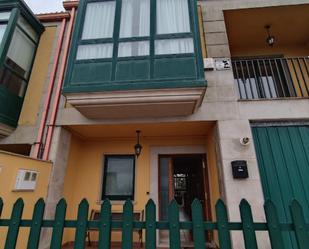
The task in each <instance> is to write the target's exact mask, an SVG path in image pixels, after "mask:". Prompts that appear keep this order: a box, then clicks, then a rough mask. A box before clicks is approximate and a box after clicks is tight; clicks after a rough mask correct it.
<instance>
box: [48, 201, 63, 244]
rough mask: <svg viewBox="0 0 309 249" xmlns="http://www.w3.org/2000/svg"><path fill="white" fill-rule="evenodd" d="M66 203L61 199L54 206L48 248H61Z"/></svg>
mask: <svg viewBox="0 0 309 249" xmlns="http://www.w3.org/2000/svg"><path fill="white" fill-rule="evenodd" d="M66 209H67V203H66V201H65V200H64V199H61V200H60V201H59V202H58V204H57V208H56V214H55V220H54V226H53V233H52V239H51V244H50V249H61V244H62V237H63V229H64V221H65V213H66Z"/></svg>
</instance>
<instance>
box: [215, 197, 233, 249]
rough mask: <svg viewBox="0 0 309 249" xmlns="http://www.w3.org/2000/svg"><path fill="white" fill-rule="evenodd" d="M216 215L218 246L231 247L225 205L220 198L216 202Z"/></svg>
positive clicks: (222, 248) (225, 248) (230, 248)
mask: <svg viewBox="0 0 309 249" xmlns="http://www.w3.org/2000/svg"><path fill="white" fill-rule="evenodd" d="M216 217H217V223H218V236H219V243H220V248H221V249H232V244H231V235H230V231H229V227H228V226H229V224H228V218H227V211H226V206H225V204H224V202H223V201H222V200H218V201H217V203H216Z"/></svg>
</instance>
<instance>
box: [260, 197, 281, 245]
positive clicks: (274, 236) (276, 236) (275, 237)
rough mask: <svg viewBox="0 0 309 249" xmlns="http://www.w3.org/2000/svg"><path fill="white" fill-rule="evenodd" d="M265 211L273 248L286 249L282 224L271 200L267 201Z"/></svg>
mask: <svg viewBox="0 0 309 249" xmlns="http://www.w3.org/2000/svg"><path fill="white" fill-rule="evenodd" d="M264 210H265V215H266V220H267V225H268V232H269V237H270V242H271V246H272V248H282V249H285V248H286V247H285V244H284V241H283V237H282V233H281V231H280V222H279V218H278V214H277V210H276V207H275V205H274V203H273V202H272V201H271V200H267V201H266V202H265V204H264Z"/></svg>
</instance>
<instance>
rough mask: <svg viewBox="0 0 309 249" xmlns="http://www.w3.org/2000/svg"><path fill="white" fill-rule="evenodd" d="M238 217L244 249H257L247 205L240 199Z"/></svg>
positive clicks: (249, 208)
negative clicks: (240, 222) (240, 223)
mask: <svg viewBox="0 0 309 249" xmlns="http://www.w3.org/2000/svg"><path fill="white" fill-rule="evenodd" d="M239 207H240V216H241V221H242V231H243V235H244V240H245V247H246V249H258V247H257V241H256V236H255V230H254V226H253V218H252V212H251V207H250V205H249V203H248V202H247V201H246V200H245V199H242V200H241V202H240V206H239Z"/></svg>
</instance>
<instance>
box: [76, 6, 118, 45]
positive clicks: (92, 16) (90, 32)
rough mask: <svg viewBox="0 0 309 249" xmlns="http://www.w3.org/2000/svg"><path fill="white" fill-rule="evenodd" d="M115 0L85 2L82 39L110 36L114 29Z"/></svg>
mask: <svg viewBox="0 0 309 249" xmlns="http://www.w3.org/2000/svg"><path fill="white" fill-rule="evenodd" d="M115 6H116V2H115V1H107V2H94V3H88V4H87V10H86V16H85V21H84V28H83V34H82V39H83V40H84V39H99V38H111V37H112V36H113V31H114V19H115Z"/></svg>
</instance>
